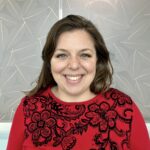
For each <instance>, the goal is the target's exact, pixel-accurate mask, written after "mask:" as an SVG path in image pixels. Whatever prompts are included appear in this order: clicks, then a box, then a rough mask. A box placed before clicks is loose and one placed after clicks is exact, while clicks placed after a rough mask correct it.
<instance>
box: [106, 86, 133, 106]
mask: <svg viewBox="0 0 150 150" xmlns="http://www.w3.org/2000/svg"><path fill="white" fill-rule="evenodd" d="M103 96H104V98H105V99H107V100H108V99H111V100H113V101H116V102H117V103H118V104H119V105H125V104H129V105H132V103H133V100H132V98H131V97H130V96H129V95H128V94H126V93H125V92H123V91H121V90H119V89H117V88H113V87H111V88H109V89H108V90H107V91H106V92H105V93H104V94H103Z"/></svg>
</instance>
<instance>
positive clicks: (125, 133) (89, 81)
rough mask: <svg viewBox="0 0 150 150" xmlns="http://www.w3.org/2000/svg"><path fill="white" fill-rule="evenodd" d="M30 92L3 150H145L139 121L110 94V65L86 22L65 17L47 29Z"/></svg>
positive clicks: (129, 104) (121, 97)
mask: <svg viewBox="0 0 150 150" xmlns="http://www.w3.org/2000/svg"><path fill="white" fill-rule="evenodd" d="M42 58H43V67H42V70H41V73H40V76H39V78H38V81H37V85H36V87H35V88H34V89H32V90H31V91H30V92H28V93H27V96H25V97H24V98H23V99H22V101H21V103H20V105H19V106H18V109H17V110H16V113H15V116H14V119H13V123H12V128H11V132H10V136H9V141H8V145H7V150H36V149H39V150H50V149H52V150H61V149H62V150H149V149H150V142H149V137H148V132H147V129H146V126H145V123H144V120H143V117H142V115H141V113H140V111H139V109H138V108H137V106H136V105H135V103H134V102H133V101H132V99H131V98H130V97H129V96H128V95H126V94H124V93H123V92H121V91H119V90H117V89H114V88H110V85H111V82H112V73H113V69H112V65H111V62H110V58H109V52H108V50H107V48H106V45H105V43H104V40H103V38H102V36H101V34H100V33H99V31H98V30H97V29H96V27H95V26H94V25H93V24H92V22H90V21H89V20H87V19H85V18H83V17H81V16H77V15H69V16H67V17H65V18H63V19H61V20H59V21H58V22H56V23H55V24H54V26H53V27H52V28H51V30H50V32H49V34H48V37H47V41H46V44H45V46H44V49H43V52H42Z"/></svg>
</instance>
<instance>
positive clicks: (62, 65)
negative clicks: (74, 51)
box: [51, 62, 66, 73]
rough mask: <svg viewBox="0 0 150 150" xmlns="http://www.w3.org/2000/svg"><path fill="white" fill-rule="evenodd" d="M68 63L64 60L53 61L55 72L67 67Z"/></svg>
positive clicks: (52, 66)
mask: <svg viewBox="0 0 150 150" xmlns="http://www.w3.org/2000/svg"><path fill="white" fill-rule="evenodd" d="M65 67H66V63H63V62H52V64H51V68H52V70H53V71H54V72H58V73H59V72H61V71H63V70H64V69H65Z"/></svg>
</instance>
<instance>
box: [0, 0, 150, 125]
mask: <svg viewBox="0 0 150 150" xmlns="http://www.w3.org/2000/svg"><path fill="white" fill-rule="evenodd" d="M68 14H78V15H82V16H84V17H86V18H88V19H90V20H91V21H93V23H94V24H95V25H96V26H97V28H98V29H99V30H100V32H101V33H102V35H103V37H104V39H105V42H106V45H107V47H108V49H109V51H110V56H111V60H112V64H113V67H114V78H113V87H116V88H118V89H120V90H122V91H124V92H125V93H127V94H128V95H130V96H131V97H132V98H133V99H134V100H135V102H136V104H137V105H138V106H139V108H140V110H141V112H142V114H143V115H144V118H145V120H146V121H147V122H149V121H150V1H149V0H132V1H130V0H55V1H54V0H0V121H1V122H10V121H11V120H12V118H13V116H14V112H15V110H16V108H17V106H18V104H19V103H20V100H21V98H22V97H23V96H24V93H23V91H27V90H29V89H31V88H32V87H34V85H35V81H36V79H37V77H38V75H39V72H40V68H41V65H42V60H41V52H42V48H43V45H44V43H45V39H46V36H47V33H48V31H49V30H50V28H51V26H52V25H53V24H54V23H55V22H56V21H57V20H59V19H61V18H62V17H64V16H66V15H68Z"/></svg>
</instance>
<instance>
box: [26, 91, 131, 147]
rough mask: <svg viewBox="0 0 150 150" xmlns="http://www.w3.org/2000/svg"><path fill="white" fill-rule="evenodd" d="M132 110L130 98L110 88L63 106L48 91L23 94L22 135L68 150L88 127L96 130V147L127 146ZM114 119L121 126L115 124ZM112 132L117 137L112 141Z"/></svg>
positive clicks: (40, 142)
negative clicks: (90, 98) (85, 100)
mask: <svg viewBox="0 0 150 150" xmlns="http://www.w3.org/2000/svg"><path fill="white" fill-rule="evenodd" d="M132 111H133V110H132V100H131V99H130V97H129V96H127V95H125V94H124V93H122V92H120V91H118V90H116V89H112V88H111V89H110V90H109V91H107V92H106V93H105V94H104V95H103V99H102V100H96V101H93V102H90V103H89V104H88V105H84V104H79V105H77V104H76V105H65V104H62V103H59V102H57V101H56V100H55V99H54V98H53V97H52V96H51V95H50V94H47V95H46V94H45V95H44V94H43V95H42V94H40V95H36V96H34V97H30V98H29V97H26V98H25V100H24V115H25V126H26V130H25V133H26V138H28V137H29V135H31V137H32V141H33V144H34V145H35V146H41V145H45V144H47V143H49V142H52V144H53V146H54V147H57V146H61V148H62V149H63V150H71V149H72V148H74V147H75V145H76V144H77V142H78V139H77V137H76V136H77V135H82V134H84V133H86V132H87V130H88V127H92V128H93V129H94V128H97V129H98V133H96V134H95V136H94V137H93V141H94V143H95V146H96V147H97V150H106V149H111V150H120V149H119V148H120V147H121V148H122V150H125V149H129V148H130V145H129V138H130V132H131V123H132ZM118 122H119V124H122V125H121V126H119V125H118ZM112 134H115V135H116V136H118V138H119V139H121V140H120V141H115V140H114V139H113V137H112ZM91 142H92V141H91ZM118 142H119V143H118ZM89 149H91V150H92V149H95V148H92V147H91V148H90V147H89ZM95 150H96V149H95Z"/></svg>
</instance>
